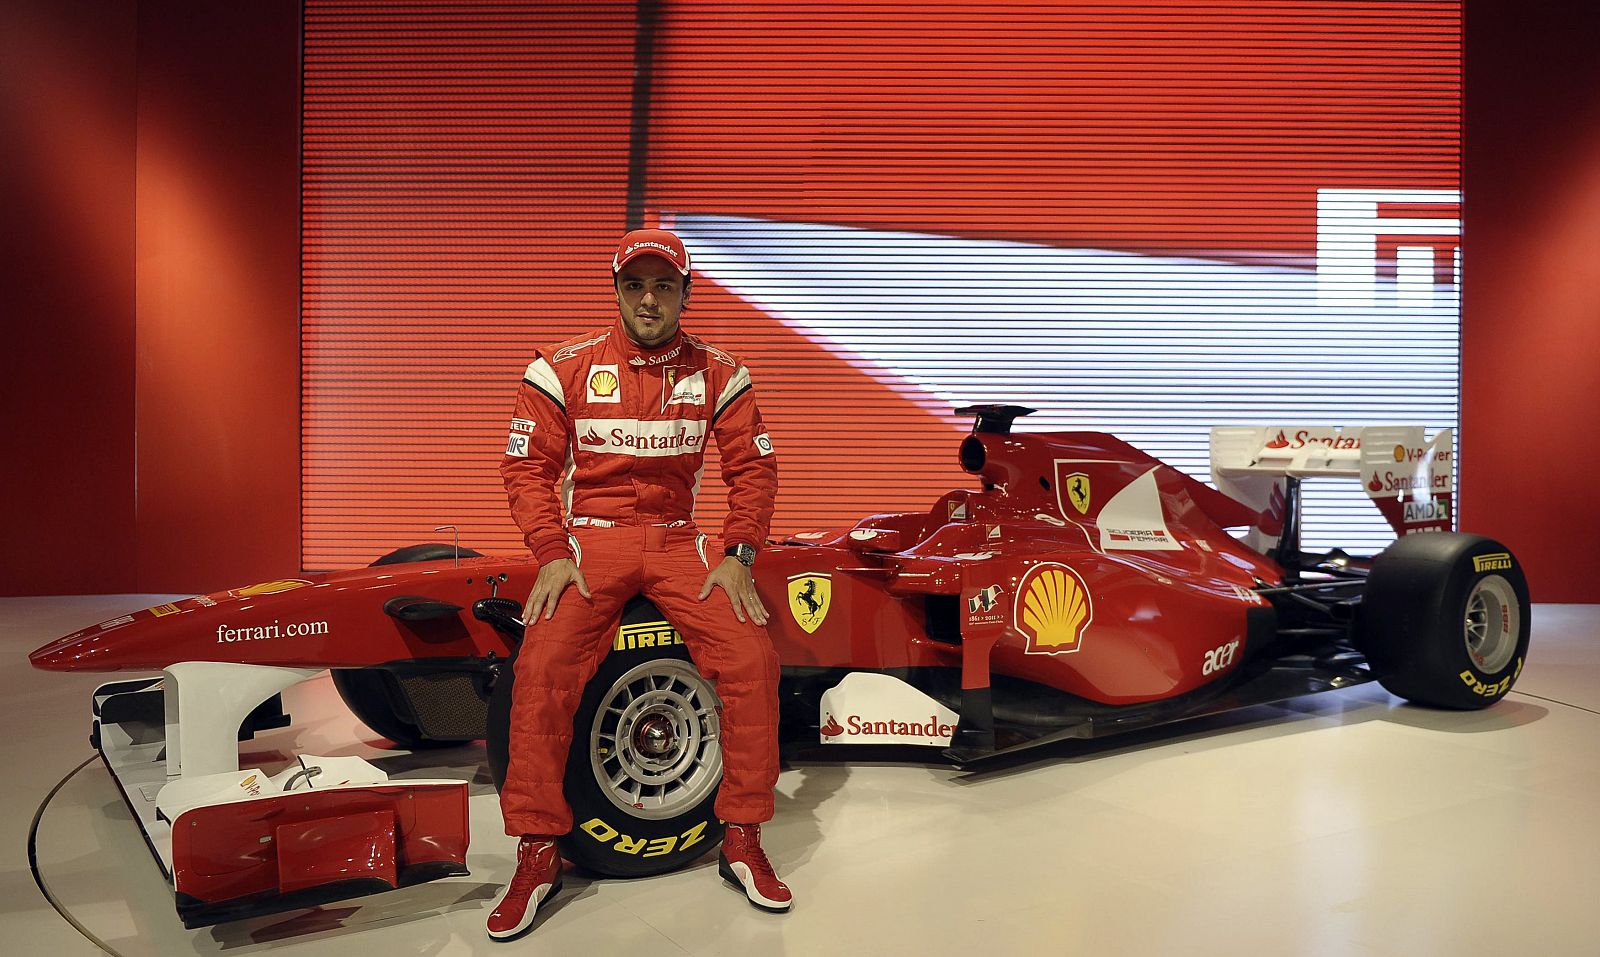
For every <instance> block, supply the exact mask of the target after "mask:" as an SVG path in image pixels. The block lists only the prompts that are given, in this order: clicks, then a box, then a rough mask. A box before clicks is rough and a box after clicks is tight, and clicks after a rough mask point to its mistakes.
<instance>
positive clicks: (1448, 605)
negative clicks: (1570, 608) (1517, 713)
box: [1356, 532, 1531, 709]
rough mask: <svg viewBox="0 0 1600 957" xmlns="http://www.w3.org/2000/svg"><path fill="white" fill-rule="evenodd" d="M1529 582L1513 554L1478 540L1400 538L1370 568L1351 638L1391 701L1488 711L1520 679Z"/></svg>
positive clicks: (1434, 535) (1439, 535) (1447, 535)
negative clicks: (1396, 698) (1391, 696)
mask: <svg viewBox="0 0 1600 957" xmlns="http://www.w3.org/2000/svg"><path fill="white" fill-rule="evenodd" d="M1530 626H1531V622H1530V615H1529V603H1528V581H1527V579H1526V578H1525V577H1523V574H1522V566H1521V564H1520V563H1519V562H1518V561H1517V560H1516V557H1515V556H1513V555H1512V554H1511V550H1510V549H1508V548H1506V547H1505V546H1504V545H1502V544H1500V543H1499V542H1497V541H1494V540H1493V539H1489V538H1484V537H1483V536H1481V535H1463V534H1458V533H1454V532H1424V533H1420V534H1415V535H1407V536H1405V537H1403V538H1401V539H1400V540H1399V541H1397V542H1395V543H1394V544H1393V545H1391V546H1389V548H1388V549H1386V550H1385V551H1384V552H1383V553H1382V554H1381V555H1379V556H1378V557H1377V559H1376V561H1374V563H1373V566H1372V573H1371V575H1370V576H1369V578H1368V580H1367V590H1366V595H1365V597H1363V598H1362V601H1361V612H1360V620H1359V624H1358V626H1357V629H1356V637H1357V640H1358V644H1359V645H1360V647H1361V650H1362V651H1363V652H1364V653H1365V654H1366V656H1367V658H1368V660H1369V661H1370V662H1371V664H1372V667H1373V669H1374V670H1375V671H1376V672H1377V673H1378V680H1379V681H1380V682H1382V684H1383V686H1384V687H1385V688H1387V689H1389V691H1391V692H1393V693H1394V694H1397V695H1399V696H1400V697H1402V698H1406V699H1408V700H1410V701H1414V702H1416V703H1417V704H1425V705H1432V706H1434V707H1439V708H1459V709H1471V708H1486V707H1488V706H1489V705H1491V704H1494V703H1495V702H1496V701H1498V700H1500V699H1501V698H1503V697H1505V695H1506V692H1508V691H1510V690H1511V686H1512V685H1513V684H1515V683H1516V680H1517V676H1518V675H1519V674H1521V673H1522V664H1523V662H1524V660H1526V658H1527V655H1528V633H1529V630H1530Z"/></svg>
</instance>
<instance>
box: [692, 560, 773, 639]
mask: <svg viewBox="0 0 1600 957" xmlns="http://www.w3.org/2000/svg"><path fill="white" fill-rule="evenodd" d="M713 588H721V589H722V590H723V591H725V592H727V593H728V602H729V603H730V604H732V605H733V616H734V617H735V618H737V619H739V620H740V621H744V616H745V614H746V613H748V614H749V615H750V618H751V620H752V621H754V622H755V623H756V624H758V625H765V624H766V623H767V610H766V609H765V608H763V607H761V599H760V598H759V597H757V595H756V580H755V579H754V578H752V577H750V569H748V568H746V567H744V565H743V564H741V563H740V561H739V560H738V559H737V558H733V557H731V556H730V557H728V558H724V559H723V560H722V564H720V565H718V566H717V567H716V568H713V569H712V570H711V574H709V575H707V576H706V583H705V586H704V587H702V588H701V589H700V600H701V601H705V600H706V597H707V596H709V595H710V594H711V589H713Z"/></svg>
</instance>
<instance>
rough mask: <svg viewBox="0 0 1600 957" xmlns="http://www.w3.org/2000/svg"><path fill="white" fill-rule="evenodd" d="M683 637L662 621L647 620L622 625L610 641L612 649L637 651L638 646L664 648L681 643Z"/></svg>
mask: <svg viewBox="0 0 1600 957" xmlns="http://www.w3.org/2000/svg"><path fill="white" fill-rule="evenodd" d="M681 644H683V638H682V637H681V636H680V635H679V634H678V631H677V629H675V628H673V627H672V626H671V625H670V624H668V623H667V622H664V621H647V622H644V623H642V624H638V625H623V626H622V627H621V628H618V629H617V637H616V640H614V641H613V642H612V643H611V650H612V651H637V650H639V649H640V648H665V647H666V646H668V645H681Z"/></svg>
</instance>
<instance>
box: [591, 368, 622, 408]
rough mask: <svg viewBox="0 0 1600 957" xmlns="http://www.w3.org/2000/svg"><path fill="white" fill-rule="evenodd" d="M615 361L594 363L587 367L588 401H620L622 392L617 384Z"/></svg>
mask: <svg viewBox="0 0 1600 957" xmlns="http://www.w3.org/2000/svg"><path fill="white" fill-rule="evenodd" d="M619 383H620V380H619V379H618V378H617V366H616V363H611V364H609V365H596V366H590V367H589V390H588V391H589V401H590V402H621V401H622V393H621V392H620V391H618V389H617V386H618V385H619Z"/></svg>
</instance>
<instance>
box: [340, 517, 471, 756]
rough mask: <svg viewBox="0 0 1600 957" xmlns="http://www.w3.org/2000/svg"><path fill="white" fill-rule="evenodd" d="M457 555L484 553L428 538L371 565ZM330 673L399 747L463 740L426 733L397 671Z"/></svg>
mask: <svg viewBox="0 0 1600 957" xmlns="http://www.w3.org/2000/svg"><path fill="white" fill-rule="evenodd" d="M457 557H460V558H481V557H483V556H482V555H480V554H479V553H477V552H475V551H473V550H472V549H470V548H462V549H459V550H458V549H457V548H456V547H455V546H454V545H445V544H443V543H440V542H428V543H425V544H420V545H407V546H405V547H403V548H397V549H395V550H394V551H392V552H390V553H388V554H387V555H384V556H383V557H381V558H379V559H377V560H376V561H374V562H373V563H372V564H370V565H368V566H367V567H368V568H379V567H381V566H384V565H407V564H411V563H412V562H432V561H440V560H442V559H447V558H449V559H453V558H457ZM328 673H329V675H330V676H331V677H332V678H333V687H334V688H335V689H337V690H338V692H339V697H340V698H342V699H344V704H345V707H347V708H349V709H350V710H351V712H353V713H354V714H355V716H356V717H357V718H359V719H361V723H362V724H365V725H366V726H367V727H369V728H371V729H372V730H374V731H376V732H378V733H379V734H381V735H383V736H384V737H385V738H388V739H389V740H390V741H392V742H394V744H395V746H396V747H398V748H404V749H405V750H407V751H417V750H421V749H423V748H448V747H453V746H455V745H458V744H461V743H462V742H461V741H460V740H454V739H452V740H439V739H435V738H430V737H428V736H427V735H425V734H423V733H422V729H421V728H420V727H418V725H417V722H416V720H415V716H414V715H413V714H412V711H411V705H410V703H409V702H408V701H407V699H406V695H405V692H404V691H403V690H401V688H400V683H399V682H398V681H397V680H395V676H394V675H393V674H390V673H389V672H387V671H385V670H383V669H382V668H333V669H330V670H329V672H328ZM469 740H470V739H469Z"/></svg>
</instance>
